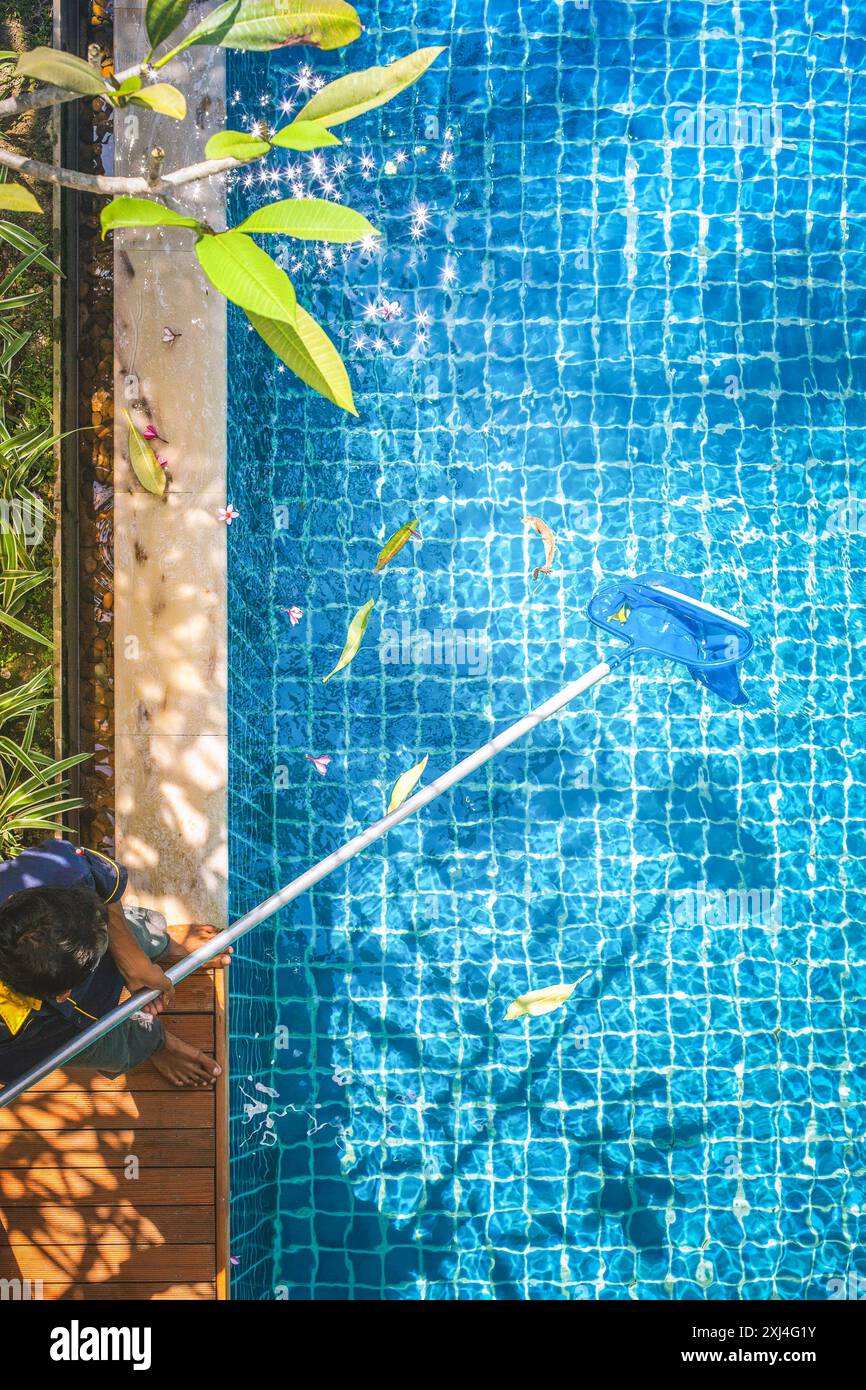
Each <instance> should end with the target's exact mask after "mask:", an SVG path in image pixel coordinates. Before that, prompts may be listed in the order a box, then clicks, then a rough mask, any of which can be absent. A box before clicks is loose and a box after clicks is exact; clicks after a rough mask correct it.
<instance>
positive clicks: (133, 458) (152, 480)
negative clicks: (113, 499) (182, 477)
mask: <svg viewBox="0 0 866 1390" xmlns="http://www.w3.org/2000/svg"><path fill="white" fill-rule="evenodd" d="M123 413H124V415H125V416H126V423H127V424H128V425H129V462H130V463H131V464H132V470H133V472H134V473H135V476H136V478H137V479H138V481H139V482H140V483H141V486H142V487H143V488H146V489H147V491H148V492H152V493H154V494H155V495H156V496H157V497H161V496H162V494H163V493H164V492H165V473H164V471H163V469H162V468H161V467H160V466H159V464H158V462H157V459H156V454H155V453H154V451H153V449H152V448H151V447H150V445H149V443H148V442H147V440H146V439H145V437H144V435H143V434H142V433H141V431H140V430H138V429H137V428H136V426H135V423H134V422H133V419H132V416H131V415H130V413H129V411H128V410H125V411H124V412H123Z"/></svg>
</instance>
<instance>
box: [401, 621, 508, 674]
mask: <svg viewBox="0 0 866 1390" xmlns="http://www.w3.org/2000/svg"><path fill="white" fill-rule="evenodd" d="M489 657H490V641H489V639H488V636H487V633H486V632H481V631H478V630H476V629H475V628H459V627H434V628H426V627H416V628H414V629H413V627H412V625H411V623H410V622H409V620H408V619H407V618H404V619H403V622H402V623H401V625H400V628H399V629H398V628H394V627H383V628H382V632H381V635H380V637H379V659H380V660H381V662H382V665H383V666H455V667H463V668H465V670H466V673H467V675H470V676H483V675H484V674H485V672H486V671H487V668H488V664H489Z"/></svg>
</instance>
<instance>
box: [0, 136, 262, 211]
mask: <svg viewBox="0 0 866 1390" xmlns="http://www.w3.org/2000/svg"><path fill="white" fill-rule="evenodd" d="M248 162H249V161H244V160H240V159H228V158H226V159H205V160H203V161H202V163H201V164H190V165H189V167H188V168H186V169H175V170H173V171H172V173H170V174H163V175H161V177H160V178H158V179H156V180H155V181H154V182H151V181H150V180H149V179H148V178H147V177H145V175H143V174H141V175H134V174H133V175H128V176H126V175H120V174H83V173H80V172H79V171H78V170H77V169H63V168H60V167H55V166H54V165H53V164H43V163H42V161H41V160H39V159H27V158H26V157H25V156H24V155H21V154H16V153H15V152H14V150H7V149H5V148H4V147H3V146H2V145H0V164H4V165H5V166H6V168H7V169H13V170H14V171H15V173H16V174H26V175H28V176H29V177H30V178H32V179H38V180H39V181H40V183H50V184H54V185H55V187H57V188H75V189H77V190H78V192H79V193H101V194H104V195H105V196H107V197H111V196H114V197H117V196H128V197H132V198H135V197H140V198H149V197H150V198H152V197H153V196H154V194H155V195H157V196H158V197H159V196H162V197H165V196H169V195H171V194H172V193H174V192H176V190H177V189H179V188H183V186H184V185H185V184H188V183H198V182H200V181H201V180H202V179H209V178H212V177H213V175H214V174H225V173H227V172H228V171H229V169H240V168H242V167H243V166H244V164H245V163H248Z"/></svg>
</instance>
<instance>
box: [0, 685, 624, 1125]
mask: <svg viewBox="0 0 866 1390" xmlns="http://www.w3.org/2000/svg"><path fill="white" fill-rule="evenodd" d="M612 669H613V668H612V666H610V665H609V664H608V663H607V662H606V661H601V662H599V664H598V665H597V666H593V668H592V670H591V671H587V672H586V674H585V675H583V676H580V677H579V679H578V680H576V681H572V682H571V684H570V685H567V686H565V688H564V689H563V690H560V692H559V694H558V695H552V696H551V698H550V699H549V700H545V701H544V703H543V704H541V705H539V706H538V708H537V709H534V710H532V712H531V713H530V714H526V715H524V716H523V718H522V719H518V720H517V722H516V723H515V724H512V725H510V727H509V728H507V729H504V730H503V731H502V733H501V734H497V735H496V737H495V738H492V739H491V740H490V742H489V743H485V744H484V746H483V747H482V748H477V749H476V750H475V752H474V753H470V754H469V756H468V757H466V758H463V759H462V760H461V761H460V762H459V763H455V765H454V767H452V768H450V769H449V770H448V771H447V772H443V773H442V775H441V777H437V778H436V780H435V781H433V782H431V783H430V784H429V785H428V786H426V787H423V788H422V790H421V791H419V792H416V793H415V795H414V796H410V797H409V798H408V800H407V801H404V802H403V805H402V806H398V807H397V809H396V811H392V812H391V814H390V815H388V816H383V817H382V819H381V820H377V821H376V822H375V824H373V825H371V826H368V828H367V829H366V830H362V831H361V833H360V835H355V836H354V837H353V838H352V839H351V840H347V841H346V843H345V844H344V845H342V846H341V847H340V849H337V850H334V853H333V854H329V855H327V856H326V857H325V858H324V859H320V860H319V862H318V864H314V865H313V866H312V868H310V869H307V870H305V872H304V873H302V874H301V875H300V876H299V877H298V878H296V879H293V881H292V882H291V883H288V884H286V886H285V888H281V889H280V890H279V892H277V893H274V894H273V896H272V897H270V898H268V899H267V901H266V902H263V903H260V904H259V906H258V907H254V908H253V910H252V912H248V913H246V915H245V916H243V917H239V918H238V920H237V921H236V922H234V923H232V925H231V926H230V927H226V929H225V931H221V932H217V933H216V935H215V936H212V937H211V938H210V940H209V941H207V942H205V944H204V945H202V946H199V947H197V949H196V950H194V951H191V952H190V954H189V955H188V956H184V957H183V959H182V960H179V961H178V962H177V963H176V964H175V965H172V966H169V968H168V970H167V971H166V972H165V973H166V975H167V976H168V978H169V979H170V980H172V981H173V982H174V983H175V984H176V983H177V982H178V981H179V980H183V979H185V978H186V976H187V975H191V974H192V972H193V971H194V970H197V969H198V968H199V966H202V965H206V964H207V963H208V961H210V960H212V959H213V958H214V956H218V955H221V954H222V952H223V951H225V949H226V947H227V946H230V945H231V944H232V942H233V941H237V939H238V937H240V936H244V935H245V934H246V933H247V932H248V931H251V930H252V928H253V927H255V926H257V925H258V924H259V922H263V921H264V920H265V918H267V917H272V916H273V914H274V913H275V912H278V911H279V909H280V908H281V907H285V906H286V904H287V903H290V902H294V900H295V898H298V897H300V895H301V894H302V893H306V892H307V890H308V889H309V888H312V887H314V885H315V884H317V883H319V882H320V881H321V880H322V879H323V878H326V877H327V876H328V874H331V873H333V872H334V870H335V869H339V868H340V866H341V865H342V864H346V863H348V861H349V860H350V859H354V858H355V855H356V854H360V853H361V851H362V850H364V849H366V848H367V847H368V845H372V844H374V843H375V841H376V840H381V838H382V836H383V835H387V833H388V831H389V830H393V828H394V826H395V825H399V824H400V823H401V821H404V820H407V819H408V817H409V816H412V815H414V814H415V812H416V811H420V810H421V809H422V807H424V806H428V805H429V804H430V802H431V801H435V800H436V798H437V796H441V795H442V794H443V792H447V791H449V790H450V789H451V787H454V786H456V785H457V783H458V782H462V781H463V779H464V777H468V776H469V775H470V773H473V772H476V771H477V770H478V768H479V767H483V766H484V764H485V763H486V762H489V760H490V759H491V758H493V757H495V756H496V754H497V753H501V752H502V751H503V749H505V748H508V746H509V745H510V744H512V743H514V742H516V740H517V739H519V738H523V737H524V735H525V734H528V733H531V732H532V730H533V729H534V728H536V726H537V725H538V724H541V723H543V721H544V720H545V719H549V718H550V716H551V715H552V714H556V713H557V711H558V710H561V709H562V708H563V707H564V706H565V705H567V704H570V703H571V701H572V700H576V699H577V697H578V695H582V694H583V693H584V691H586V690H589V689H591V687H592V686H594V685H597V684H598V682H599V681H602V680H604V678H605V676H609V675H610V672H611V670H612ZM158 998H159V993H158V991H157V990H141V991H139V993H138V994H135V995H133V996H132V997H131V998H130V999H127V1000H125V1001H124V1002H123V1003H122V1004H118V1006H117V1008H116V1009H112V1010H111V1012H110V1013H107V1014H105V1015H104V1016H103V1017H102V1018H100V1019H98V1020H97V1021H96V1023H94V1024H92V1025H91V1027H90V1028H86V1029H85V1030H84V1031H83V1032H81V1033H78V1034H77V1035H76V1037H75V1038H74V1039H73V1041H72V1042H69V1043H67V1044H66V1045H65V1046H64V1047H62V1048H59V1049H58V1051H57V1052H55V1053H54V1054H53V1055H52V1056H51V1057H49V1058H46V1060H45V1061H44V1062H40V1063H39V1064H38V1065H37V1066H35V1067H33V1068H31V1070H30V1071H29V1072H26V1073H25V1075H24V1076H21V1077H19V1078H18V1080H17V1081H15V1082H13V1083H12V1084H10V1085H9V1086H7V1087H5V1088H4V1089H3V1090H2V1091H0V1108H2V1107H3V1106H4V1105H8V1104H9V1102H10V1101H12V1100H14V1099H15V1097H16V1096H19V1095H21V1093H22V1092H23V1091H26V1090H27V1089H28V1088H29V1087H30V1086H33V1085H34V1084H35V1083H36V1082H37V1081H40V1080H41V1079H42V1077H43V1076H47V1075H48V1073H49V1072H51V1071H54V1069H55V1067H60V1066H64V1065H65V1064H66V1063H67V1062H69V1061H70V1060H71V1059H72V1058H73V1057H75V1056H76V1055H77V1053H79V1052H81V1051H82V1050H83V1049H84V1048H85V1047H89V1046H90V1045H91V1043H94V1042H96V1041H97V1039H98V1038H101V1037H103V1036H104V1035H105V1034H106V1033H108V1032H110V1031H111V1029H112V1028H116V1027H117V1025H118V1023H122V1022H123V1021H124V1019H127V1018H131V1017H132V1015H133V1014H135V1013H137V1012H138V1010H139V1009H141V1008H143V1007H144V1005H145V1004H149V1003H150V1002H151V1001H152V1000H154V999H158Z"/></svg>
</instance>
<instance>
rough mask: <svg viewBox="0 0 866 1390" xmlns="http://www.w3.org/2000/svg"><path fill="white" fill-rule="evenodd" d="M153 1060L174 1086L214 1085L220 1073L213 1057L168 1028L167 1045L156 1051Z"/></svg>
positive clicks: (159, 1070)
mask: <svg viewBox="0 0 866 1390" xmlns="http://www.w3.org/2000/svg"><path fill="white" fill-rule="evenodd" d="M150 1060H151V1062H152V1063H153V1065H154V1066H155V1067H156V1069H157V1071H158V1072H159V1074H160V1075H161V1076H164V1077H165V1079H166V1081H170V1082H171V1084H172V1086H212V1085H213V1084H214V1082H215V1081H216V1079H217V1077H218V1076H219V1074H220V1068H219V1067H218V1066H217V1064H216V1062H215V1061H214V1059H213V1057H208V1056H207V1054H206V1053H205V1052H200V1051H199V1049H198V1048H197V1047H192V1046H191V1045H190V1043H185V1042H182V1041H181V1039H180V1038H178V1037H176V1036H175V1034H174V1033H169V1032H168V1030H166V1034H165V1046H164V1047H161V1048H160V1049H159V1052H155V1053H154V1054H153V1056H152V1057H151V1059H150Z"/></svg>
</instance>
